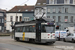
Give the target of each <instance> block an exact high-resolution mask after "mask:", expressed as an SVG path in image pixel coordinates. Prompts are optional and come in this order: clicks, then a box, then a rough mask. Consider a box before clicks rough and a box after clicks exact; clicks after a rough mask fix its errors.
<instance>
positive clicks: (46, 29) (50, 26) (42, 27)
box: [14, 18, 56, 44]
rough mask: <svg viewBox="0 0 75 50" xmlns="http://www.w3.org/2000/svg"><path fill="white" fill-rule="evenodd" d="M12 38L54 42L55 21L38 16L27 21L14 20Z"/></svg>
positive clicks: (36, 41)
mask: <svg viewBox="0 0 75 50" xmlns="http://www.w3.org/2000/svg"><path fill="white" fill-rule="evenodd" d="M14 39H15V40H17V41H19V40H22V41H29V42H35V43H47V44H53V43H55V41H56V39H55V21H54V19H49V18H40V19H36V20H32V21H27V22H24V21H22V22H16V23H15V25H14Z"/></svg>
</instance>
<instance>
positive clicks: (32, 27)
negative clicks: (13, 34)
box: [23, 26, 35, 32]
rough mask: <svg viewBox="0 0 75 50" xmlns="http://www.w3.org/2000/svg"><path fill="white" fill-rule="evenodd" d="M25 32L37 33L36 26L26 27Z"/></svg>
mask: <svg viewBox="0 0 75 50" xmlns="http://www.w3.org/2000/svg"><path fill="white" fill-rule="evenodd" d="M23 32H35V26H24V27H23Z"/></svg>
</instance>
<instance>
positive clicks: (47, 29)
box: [42, 25, 55, 33]
mask: <svg viewBox="0 0 75 50" xmlns="http://www.w3.org/2000/svg"><path fill="white" fill-rule="evenodd" d="M42 32H46V33H51V32H52V33H54V32H55V27H54V26H48V25H45V26H42Z"/></svg>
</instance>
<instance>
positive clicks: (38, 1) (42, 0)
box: [35, 0, 46, 6]
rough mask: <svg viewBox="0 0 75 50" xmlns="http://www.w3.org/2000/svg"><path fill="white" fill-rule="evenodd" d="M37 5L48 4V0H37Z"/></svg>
mask: <svg viewBox="0 0 75 50" xmlns="http://www.w3.org/2000/svg"><path fill="white" fill-rule="evenodd" d="M35 6H46V0H37V3H36V5H35Z"/></svg>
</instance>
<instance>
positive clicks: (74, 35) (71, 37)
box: [63, 33, 75, 42]
mask: <svg viewBox="0 0 75 50" xmlns="http://www.w3.org/2000/svg"><path fill="white" fill-rule="evenodd" d="M63 41H64V42H66V41H71V42H75V33H69V34H68V35H67V36H66V37H65V38H64V39H63Z"/></svg>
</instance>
